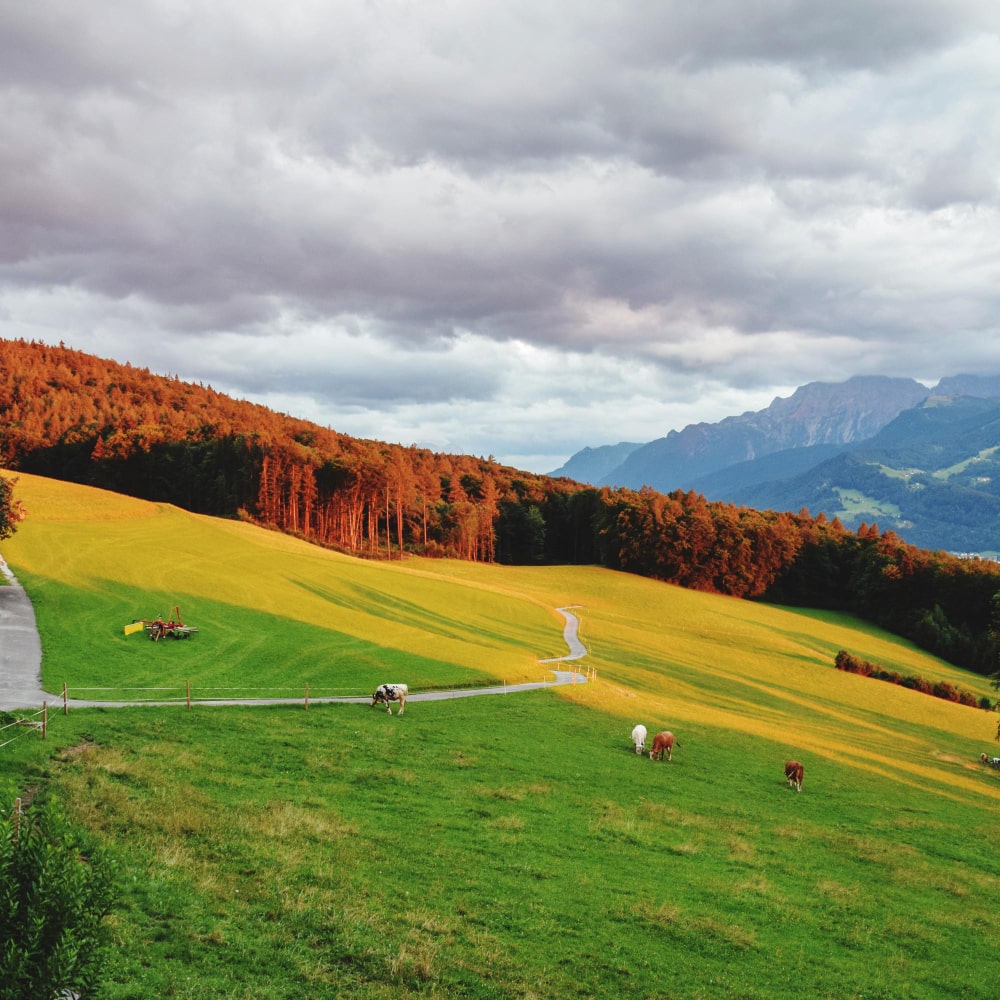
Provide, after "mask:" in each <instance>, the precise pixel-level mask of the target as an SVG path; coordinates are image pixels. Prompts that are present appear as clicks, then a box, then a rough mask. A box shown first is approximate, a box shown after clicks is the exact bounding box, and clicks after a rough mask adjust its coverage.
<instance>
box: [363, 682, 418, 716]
mask: <svg viewBox="0 0 1000 1000" xmlns="http://www.w3.org/2000/svg"><path fill="white" fill-rule="evenodd" d="M409 693H410V689H409V688H408V687H407V686H406V685H405V684H379V686H378V687H377V688H375V693H374V694H373V695H372V705H371V707H372V708H374V707H375V705H376V704H377V703H379V702H384V703H385V710H386V711H387V712H388V713H389V714H390V715H392V709H391V708H390V707H389V702H391V701H398V702H399V713H398V714H399V715H402V714H403V709H404V708H406V696H407V695H408V694H409Z"/></svg>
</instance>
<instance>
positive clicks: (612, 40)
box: [0, 0, 1000, 469]
mask: <svg viewBox="0 0 1000 1000" xmlns="http://www.w3.org/2000/svg"><path fill="white" fill-rule="evenodd" d="M998 28H1000V17H998V13H997V11H996V8H995V5H993V4H991V3H986V2H982V3H977V2H972V0H956V2H952V3H948V4H944V3H940V2H937V0H910V2H907V3H904V2H902V0H867V2H864V3H862V2H861V0H856V2H855V0H844V2H841V3H838V4H833V5H831V4H826V5H823V4H810V3H797V2H791V0H760V2H757V3H754V4H749V5H748V4H746V3H744V2H735V0H706V2H705V3H701V4H697V5H695V4H689V3H680V2H674V3H670V2H667V3H664V2H661V0H656V2H654V0H648V2H647V0H629V2H626V3H622V4H606V3H596V2H578V3H572V4H571V3H568V2H557V0H550V2H545V3H538V2H534V3H528V2H527V0H523V2H521V0H517V2H514V0H512V2H511V3H508V4H486V3H477V2H474V0H469V2H468V3H462V4H454V3H446V2H434V0H427V2H425V3H422V4H415V3H410V2H406V0H372V2H370V3H367V4H355V3H347V2H343V3H333V4H331V3H328V2H318V0H316V2H309V0H302V2H299V3H295V4H288V3H277V2H271V0H266V2H265V0H245V2H243V3H235V2H224V3H216V4H212V5H210V6H208V7H206V6H205V5H197V4H192V3H185V2H181V0H178V2H173V3H169V4H168V3H161V2H153V0H148V2H145V0H130V2H128V3H105V4H99V5H83V6H81V5H80V4H78V3H73V2H70V0H38V2H36V3H33V4H30V5H28V4H9V5H6V6H5V7H4V8H3V9H2V10H0V323H2V326H0V335H3V336H25V337H28V338H32V337H35V338H38V339H44V340H49V341H59V340H62V341H65V342H66V343H68V344H70V345H72V346H75V347H79V348H81V349H85V350H86V349H91V350H94V352H95V353H99V354H102V355H105V356H109V355H110V356H113V357H116V358H117V359H119V360H122V361H125V360H128V361H130V362H132V363H139V364H145V365H147V366H149V367H150V368H152V369H154V370H157V371H164V372H169V373H178V374H181V375H182V377H189V378H193V379H195V380H202V381H205V382H211V383H212V384H213V385H215V387H216V388H223V386H225V387H226V388H225V391H232V392H233V393H234V394H236V395H243V396H246V397H247V398H253V399H256V400H260V401H264V402H266V401H271V402H273V403H274V404H275V405H279V404H280V405H281V408H283V409H286V410H288V411H289V412H297V408H299V407H301V408H302V410H303V412H301V413H300V415H302V416H307V417H309V418H310V419H317V420H319V421H320V422H322V423H325V424H331V425H334V426H336V427H337V429H338V430H342V431H344V432H347V433H360V434H363V435H364V436H371V437H380V438H386V439H391V440H401V441H404V443H410V442H416V443H427V444H428V445H429V446H432V447H436V448H439V449H447V450H460V451H466V450H467V451H473V452H475V453H477V454H479V453H493V454H496V455H498V457H504V456H521V457H525V456H530V457H531V461H532V462H533V463H535V465H534V466H533V467H536V468H540V469H545V468H554V467H555V466H557V465H559V464H561V462H562V460H563V459H564V458H565V457H566V455H567V454H568V453H569V452H571V451H575V450H577V449H578V448H580V447H583V446H585V445H597V444H603V443H609V442H611V441H616V440H622V439H626V440H648V439H651V438H653V437H657V436H661V435H663V434H665V433H666V432H667V431H668V430H670V429H671V428H673V427H677V426H682V425H683V423H686V422H693V421H697V420H702V419H706V420H707V419H719V418H721V417H723V416H726V415H728V413H730V412H742V411H741V410H733V409H727V408H729V407H734V406H737V407H739V406H742V407H743V408H744V409H748V408H760V407H762V406H766V405H767V404H768V403H769V402H770V400H771V399H772V398H773V397H774V396H775V395H777V394H779V392H783V393H787V392H790V391H792V390H793V389H794V388H795V386H796V385H798V384H802V383H804V382H807V381H812V380H815V379H826V380H829V379H831V378H835V377H843V378H847V377H849V376H850V375H854V374H866V373H886V374H898V375H909V376H912V377H917V378H922V379H927V380H930V381H934V380H936V379H937V378H938V377H940V376H942V375H946V374H953V373H955V372H957V371H960V370H962V369H963V368H966V369H971V370H976V371H983V370H987V369H990V368H993V369H994V370H996V369H1000V357H998V354H997V348H996V347H995V346H994V344H996V343H997V342H998V340H997V336H996V334H997V320H996V317H997V316H998V315H1000V310H998V305H1000V303H998V301H997V299H998V292H997V289H998V288H1000V282H998V280H997V279H998V278H1000V273H998V272H1000V253H998V251H997V249H996V241H995V233H996V231H997V226H998V221H1000V220H998V208H1000V206H998V187H997V182H998V174H997V170H996V166H995V165H996V163H998V162H1000V129H998V126H997V125H996V124H995V119H996V116H995V114H994V113H993V109H994V106H995V103H996V95H997V92H998V89H1000V35H998ZM305 411H308V412H305ZM359 428H360V429H359ZM491 442H492V443H491Z"/></svg>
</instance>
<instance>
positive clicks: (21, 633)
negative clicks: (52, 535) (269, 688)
mask: <svg viewBox="0 0 1000 1000" xmlns="http://www.w3.org/2000/svg"><path fill="white" fill-rule="evenodd" d="M0 573H2V574H3V576H4V577H6V579H7V580H8V581H9V586H4V585H3V584H0V709H4V710H7V711H11V710H14V709H38V708H41V706H42V702H44V701H47V702H48V703H49V704H50V705H52V704H55V703H56V702H58V703H59V704H61V703H62V695H55V694H52V693H50V692H46V691H44V690H43V689H42V673H41V668H42V645H41V641H40V640H39V638H38V629H37V627H36V625H35V612H34V609H33V608H32V606H31V601H30V600H29V599H28V595H27V594H26V593H25V592H24V588H23V587H22V586H21V584H20V583H19V582H18V580H17V578H16V577H15V576H14V574H13V573H12V572H11V570H10V568H9V567H8V566H7V564H6V563H5V562H4V561H3V558H2V557H0ZM558 610H559V612H560V614H562V616H563V617H564V618H565V619H566V625H565V627H564V629H563V638H564V639H565V641H566V645H567V646H568V647H569V653H567V654H566V655H565V656H558V657H554V658H552V659H548V660H540V661H539V662H540V663H562V662H568V661H571V660H579V659H581V658H582V657H584V656H586V655H587V650H586V647H585V646H584V645H583V643H582V642H580V639H579V637H578V628H579V620H578V619H577V617H576V615H574V614H573V613H572V612H571V611H570V609H569V608H559V609H558ZM551 672H552V674H553V676H554V678H555V679H554V680H552V681H535V682H531V683H527V684H500V685H494V686H492V687H483V688H460V689H457V690H454V691H423V692H421V691H415V692H414V693H413V694H411V695H410V696H409V697H408V698H407V699H406V700H407V701H443V700H446V699H449V698H470V697H473V696H476V695H488V694H510V693H512V692H515V691H532V690H534V689H536V688H544V687H556V686H558V685H560V684H585V683H586V681H587V678H586V675H584V674H581V673H578V672H577V671H575V670H552V671H551ZM309 701H310V703H312V704H314V705H320V704H324V703H328V702H345V703H349V704H359V705H360V704H368V703H370V701H371V699H370V698H369V697H351V698H323V697H319V698H312V697H310V699H309ZM302 702H303V699H302V698H247V699H232V700H230V699H225V700H223V699H219V700H214V699H213V700H210V701H206V700H203V699H198V704H199V705H301V704H302ZM68 704H69V705H70V707H74V708H93V707H100V706H107V707H122V708H124V707H127V706H130V705H139V704H142V705H176V704H178V702H177V701H176V700H174V701H168V702H163V701H143V702H137V701H127V702H123V701H87V700H80V699H76V698H71V699H70V700H69V702H68Z"/></svg>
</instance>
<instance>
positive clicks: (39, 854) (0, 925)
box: [0, 799, 114, 1000]
mask: <svg viewBox="0 0 1000 1000" xmlns="http://www.w3.org/2000/svg"><path fill="white" fill-rule="evenodd" d="M112 874H113V870H112V866H111V864H110V862H109V861H108V860H107V859H106V858H105V857H104V856H103V854H102V853H101V852H100V851H98V850H96V849H94V848H93V846H92V845H89V844H87V843H85V841H84V839H83V838H82V836H81V834H80V833H79V832H78V831H76V830H74V829H73V828H72V827H71V826H70V824H69V823H68V822H67V821H66V820H65V818H64V817H63V816H62V815H61V813H60V812H59V811H58V809H57V808H56V807H55V805H54V804H53V803H46V802H44V801H42V800H40V799H39V800H36V801H35V802H34V803H33V804H32V805H31V806H30V808H29V809H28V811H27V812H26V813H25V814H24V815H22V816H18V815H16V814H15V815H12V816H11V817H10V818H8V819H3V820H0V1000H47V998H49V997H53V996H55V995H56V994H57V992H58V991H59V990H71V991H73V992H76V993H79V994H82V995H89V994H90V993H91V992H92V991H93V989H94V987H95V986H96V984H97V982H98V980H99V976H100V971H101V968H102V965H103V962H104V956H105V952H106V949H107V947H108V941H109V937H108V934H109V932H108V928H107V925H106V922H105V919H104V918H105V917H106V916H107V915H108V913H109V912H110V911H111V905H112V901H113V891H114V890H113V878H112Z"/></svg>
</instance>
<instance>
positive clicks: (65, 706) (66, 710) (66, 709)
mask: <svg viewBox="0 0 1000 1000" xmlns="http://www.w3.org/2000/svg"><path fill="white" fill-rule="evenodd" d="M63 715H69V703H68V702H67V700H66V682H65V681H63Z"/></svg>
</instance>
